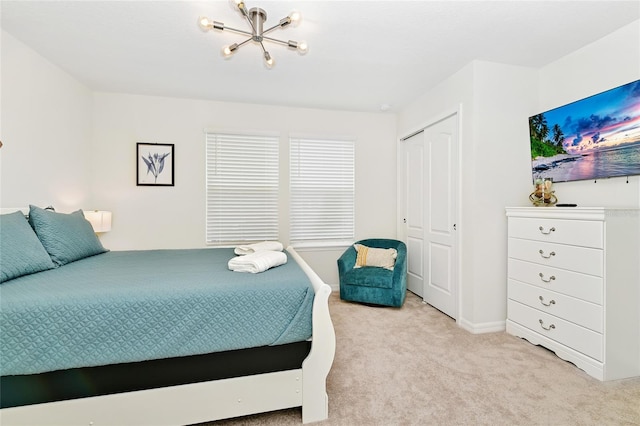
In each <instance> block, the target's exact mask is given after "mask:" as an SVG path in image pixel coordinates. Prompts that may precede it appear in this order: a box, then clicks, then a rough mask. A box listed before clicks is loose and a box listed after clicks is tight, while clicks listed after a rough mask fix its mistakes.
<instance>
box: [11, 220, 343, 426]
mask: <svg viewBox="0 0 640 426" xmlns="http://www.w3.org/2000/svg"><path fill="white" fill-rule="evenodd" d="M3 210H4V209H3ZM15 210H16V209H13V210H12V211H15ZM287 250H288V251H289V253H290V254H291V255H292V256H293V257H294V258H295V260H296V261H297V262H298V264H299V265H300V266H301V267H302V269H303V270H304V271H305V273H306V274H307V275H308V277H309V279H310V280H311V282H312V284H313V289H314V291H315V298H314V302H313V336H312V343H311V351H310V353H309V355H308V356H307V358H306V359H305V360H304V362H303V363H302V368H300V369H297V370H287V371H279V372H274V373H266V374H257V375H253V376H245V377H238V378H232V379H224V380H214V381H210V382H203V383H194V384H187V385H180V386H171V387H165V388H158V389H150V390H144V391H135V392H125V393H119V394H113V395H105V396H97V397H88V398H81V399H72V400H67V401H59V402H49V403H43V404H34V405H27V406H22V407H12V408H4V409H1V410H0V424H2V425H3V426H12V425H83V426H87V425H93V426H99V425H109V426H112V425H136V426H137V425H154V426H156V425H185V424H193V423H202V422H207V421H213V420H220V419H225V418H230V417H237V416H244V415H248V414H255V413H262V412H267V411H274V410H280V409H284V408H291V407H300V406H302V422H303V423H311V422H317V421H321V420H325V419H326V418H328V416H329V407H328V402H329V400H328V396H327V391H326V379H327V375H328V374H329V370H330V369H331V365H332V364H333V358H334V355H335V348H336V340H335V332H334V329H333V323H332V321H331V316H330V314H329V295H330V294H331V287H330V286H329V285H327V284H325V283H324V282H323V281H322V280H321V279H320V277H319V276H318V275H317V274H316V273H315V272H314V271H313V270H312V269H311V267H309V265H308V264H307V263H306V262H305V261H304V260H303V259H302V258H301V257H300V255H299V254H298V253H297V252H296V251H295V250H294V249H293V248H292V247H288V248H287ZM132 373H133V372H132Z"/></svg>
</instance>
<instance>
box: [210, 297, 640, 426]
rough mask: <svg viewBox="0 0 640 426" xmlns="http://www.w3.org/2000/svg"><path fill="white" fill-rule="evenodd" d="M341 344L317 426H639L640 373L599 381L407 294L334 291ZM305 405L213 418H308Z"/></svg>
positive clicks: (291, 421)
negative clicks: (369, 301) (397, 303)
mask: <svg viewBox="0 0 640 426" xmlns="http://www.w3.org/2000/svg"><path fill="white" fill-rule="evenodd" d="M330 309H331V315H332V318H333V322H334V326H335V330H336V339H337V348H336V357H335V361H334V363H333V368H332V370H331V372H330V373H329V377H328V380H327V392H328V394H329V419H328V420H326V421H323V422H319V423H316V424H318V425H323V426H324V425H359V426H364V425H427V424H428V425H640V378H636V379H628V380H619V381H614V382H604V383H603V382H600V381H598V380H595V379H593V378H591V377H590V376H588V375H587V374H586V373H584V372H583V371H582V370H579V369H578V368H577V367H575V366H574V365H573V364H571V363H568V362H565V361H563V360H561V359H559V358H558V357H556V356H555V355H554V354H553V353H552V352H549V351H547V350H546V349H544V348H541V347H539V346H534V345H531V344H530V343H528V342H527V341H525V340H522V339H519V338H516V337H513V336H510V335H507V334H506V333H491V334H480V335H474V334H470V333H468V332H466V331H464V330H462V329H461V328H458V327H457V325H456V324H455V322H454V321H453V320H452V319H451V318H449V317H447V316H446V315H444V314H442V313H441V312H439V311H437V310H436V309H434V308H432V307H430V306H429V305H425V304H423V303H422V302H421V299H419V298H418V297H417V296H415V295H413V294H411V293H409V294H408V295H407V301H406V302H405V305H404V306H403V307H402V308H400V309H394V308H382V307H372V306H364V305H360V304H355V303H348V302H343V301H341V300H340V299H339V297H338V295H337V294H336V293H334V294H332V295H331V299H330ZM300 424H301V411H300V409H299V408H298V409H290V410H282V411H277V412H272V413H264V414H259V415H254V416H248V417H241V418H236V419H231V420H224V421H220V422H214V423H212V425H300Z"/></svg>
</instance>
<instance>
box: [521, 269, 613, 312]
mask: <svg viewBox="0 0 640 426" xmlns="http://www.w3.org/2000/svg"><path fill="white" fill-rule="evenodd" d="M508 268H509V278H512V279H514V280H518V281H522V282H525V283H527V284H531V285H535V286H537V287H541V288H544V289H547V290H552V291H555V292H557V293H562V294H567V295H569V296H573V297H576V298H578V299H583V300H586V301H587V302H592V303H595V304H597V305H602V303H603V302H602V295H603V284H602V277H598V276H595V275H586V274H580V273H578V272H573V271H569V270H567V269H559V268H552V267H550V266H545V265H540V264H538V263H532V262H525V261H523V260H518V259H512V258H509V260H508Z"/></svg>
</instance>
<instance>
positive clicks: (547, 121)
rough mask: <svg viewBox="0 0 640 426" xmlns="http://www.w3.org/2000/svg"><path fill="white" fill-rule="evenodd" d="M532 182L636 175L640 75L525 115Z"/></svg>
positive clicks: (639, 166) (639, 139)
mask: <svg viewBox="0 0 640 426" xmlns="http://www.w3.org/2000/svg"><path fill="white" fill-rule="evenodd" d="M529 136H530V141H531V164H532V166H531V169H532V177H533V180H534V181H535V180H536V179H538V178H552V179H553V181H554V182H568V181H574V180H585V179H602V178H607V177H614V176H631V175H638V174H640V80H636V81H634V82H631V83H628V84H625V85H623V86H619V87H616V88H614V89H611V90H607V91H606V92H602V93H599V94H597V95H593V96H590V97H588V98H585V99H582V100H579V101H576V102H573V103H571V104H568V105H565V106H562V107H559V108H555V109H552V110H550V111H547V112H543V113H540V114H536V115H534V116H532V117H529Z"/></svg>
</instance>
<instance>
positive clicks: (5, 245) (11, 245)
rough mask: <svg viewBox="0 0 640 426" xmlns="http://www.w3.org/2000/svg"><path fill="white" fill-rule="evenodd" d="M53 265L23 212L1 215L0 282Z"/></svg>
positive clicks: (49, 267) (44, 269) (50, 267)
mask: <svg viewBox="0 0 640 426" xmlns="http://www.w3.org/2000/svg"><path fill="white" fill-rule="evenodd" d="M52 268H55V265H54V264H53V262H52V261H51V258H50V257H49V254H48V253H47V251H46V250H45V249H44V247H43V246H42V243H41V242H40V240H38V236H37V235H36V234H35V232H33V229H31V227H30V226H29V223H28V222H27V218H26V217H24V214H23V213H22V212H19V211H18V212H15V213H10V214H3V215H0V283H3V282H5V281H9V280H11V279H13V278H18V277H21V276H22V275H28V274H34V273H36V272H40V271H46V270H47V269H52Z"/></svg>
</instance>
